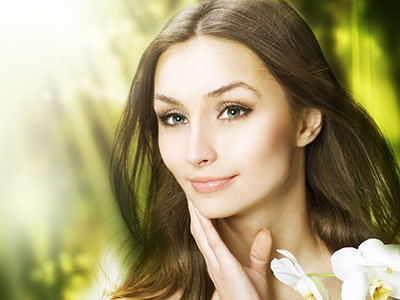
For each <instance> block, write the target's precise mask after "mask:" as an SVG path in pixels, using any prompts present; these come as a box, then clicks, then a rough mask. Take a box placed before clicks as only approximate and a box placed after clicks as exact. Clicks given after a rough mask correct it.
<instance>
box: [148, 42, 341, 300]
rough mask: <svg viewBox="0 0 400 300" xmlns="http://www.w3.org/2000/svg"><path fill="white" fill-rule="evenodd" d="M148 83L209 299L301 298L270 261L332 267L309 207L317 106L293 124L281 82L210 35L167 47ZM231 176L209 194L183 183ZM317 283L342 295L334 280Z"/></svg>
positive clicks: (311, 268) (240, 49) (248, 54)
mask: <svg viewBox="0 0 400 300" xmlns="http://www.w3.org/2000/svg"><path fill="white" fill-rule="evenodd" d="M239 83H240V84H239ZM154 84H155V85H154V86H155V88H154V90H155V93H154V94H155V99H154V111H155V113H156V114H157V116H158V117H159V124H158V125H159V139H158V143H159V148H160V153H161V156H162V159H163V161H164V163H165V165H166V166H167V167H168V169H169V170H170V171H171V172H172V174H173V175H174V176H175V178H176V180H177V182H178V183H179V184H180V186H181V187H182V189H183V190H184V192H185V194H186V196H187V199H188V207H189V213H190V216H191V230H192V235H193V236H194V238H195V240H196V242H197V244H198V246H199V249H200V251H201V252H202V253H203V256H204V257H205V260H206V263H207V267H208V270H209V274H210V277H211V279H212V280H213V282H214V284H215V286H216V293H215V294H214V296H213V300H214V299H230V300H232V299H274V300H275V299H276V300H280V299H282V300H283V299H302V297H301V295H300V294H299V293H297V292H295V291H294V290H292V289H291V288H290V287H288V286H286V285H284V284H282V283H281V282H279V281H278V280H277V279H275V278H274V276H273V275H272V273H271V271H270V269H269V264H270V261H271V260H272V259H273V258H274V257H279V255H278V254H277V253H276V251H275V250H276V249H286V250H289V251H291V252H292V253H293V254H294V255H295V256H296V258H297V259H298V260H299V262H300V263H301V265H302V267H303V268H304V270H305V271H306V272H307V273H311V272H312V273H331V272H332V270H331V267H330V262H329V258H330V253H329V251H328V250H327V249H326V247H325V246H324V245H323V243H322V242H321V241H320V240H319V239H318V237H317V236H316V235H315V234H314V233H313V232H312V230H311V227H310V224H309V220H308V218H307V210H306V190H305V165H304V162H305V154H304V150H305V149H304V147H305V146H306V145H307V144H309V143H311V142H312V141H313V140H314V139H315V137H316V136H317V135H318V133H319V132H320V129H321V126H322V116H321V112H320V111H318V110H316V109H311V108H310V109H307V110H304V111H303V112H302V114H301V115H300V117H299V118H298V119H297V120H294V119H293V118H292V117H291V114H290V108H289V106H288V104H287V100H286V98H285V94H284V91H283V89H282V87H281V86H280V85H279V83H278V82H277V81H276V80H275V79H274V78H273V77H272V75H271V74H270V73H269V71H268V70H267V69H266V68H265V67H264V65H263V64H262V62H261V60H260V59H259V58H258V57H257V56H256V55H255V54H254V53H253V52H252V51H250V50H249V49H248V48H247V47H245V46H243V45H241V44H239V43H236V42H233V41H229V40H224V39H218V38H214V37H209V36H201V37H197V38H194V39H191V40H189V41H186V42H183V43H179V44H175V45H172V46H171V47H169V48H168V49H167V50H166V51H165V52H164V53H163V54H162V55H161V57H160V59H159V61H158V64H157V68H156V74H155V83H154ZM221 87H224V88H223V90H221ZM228 87H229V88H228ZM171 99H172V100H173V102H174V103H172V101H171ZM237 100H239V101H240V103H239V104H238V103H237ZM224 103H225V105H228V106H229V107H228V108H227V107H223V104H224ZM239 106H240V107H239ZM233 175H236V177H235V178H234V179H233V181H232V182H231V184H230V185H228V186H227V187H225V188H223V189H221V190H219V191H215V192H212V193H200V192H198V191H196V190H195V189H194V187H193V186H192V184H191V182H190V180H189V179H191V178H194V177H197V176H213V177H226V176H233ZM195 208H196V209H195ZM196 210H197V211H196ZM262 229H267V230H262ZM323 281H324V283H325V284H326V286H327V287H328V289H329V290H330V291H331V296H332V299H340V282H338V281H337V280H336V279H332V278H331V279H323ZM233 287H235V288H233Z"/></svg>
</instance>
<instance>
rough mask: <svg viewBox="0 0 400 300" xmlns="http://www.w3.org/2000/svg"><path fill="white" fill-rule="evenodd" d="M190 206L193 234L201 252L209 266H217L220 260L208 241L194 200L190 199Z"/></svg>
mask: <svg viewBox="0 0 400 300" xmlns="http://www.w3.org/2000/svg"><path fill="white" fill-rule="evenodd" d="M188 208H189V214H190V220H191V222H190V223H191V224H190V228H191V232H192V236H193V238H194V239H195V241H196V244H197V246H198V247H199V250H200V252H201V253H202V254H203V257H204V259H205V260H206V263H207V265H208V266H209V267H212V268H217V267H218V261H217V259H216V257H215V255H214V253H213V252H212V250H211V248H210V246H209V245H208V242H207V237H206V235H205V233H204V231H203V230H202V228H201V224H200V220H199V218H198V213H196V208H195V207H194V206H193V204H192V201H190V200H188Z"/></svg>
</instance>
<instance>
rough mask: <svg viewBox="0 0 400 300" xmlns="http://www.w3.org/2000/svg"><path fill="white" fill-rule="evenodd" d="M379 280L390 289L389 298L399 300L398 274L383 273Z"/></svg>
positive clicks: (399, 277)
mask: <svg viewBox="0 0 400 300" xmlns="http://www.w3.org/2000/svg"><path fill="white" fill-rule="evenodd" d="M379 279H380V280H381V281H383V282H386V283H388V284H389V285H390V286H391V287H392V291H391V292H390V297H392V298H396V299H400V272H392V273H384V274H383V275H381V276H380V278H379Z"/></svg>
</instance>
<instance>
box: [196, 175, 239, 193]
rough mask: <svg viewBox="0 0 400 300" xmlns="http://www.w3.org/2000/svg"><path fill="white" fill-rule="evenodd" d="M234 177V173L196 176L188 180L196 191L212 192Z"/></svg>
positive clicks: (227, 183)
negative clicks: (218, 175)
mask: <svg viewBox="0 0 400 300" xmlns="http://www.w3.org/2000/svg"><path fill="white" fill-rule="evenodd" d="M235 177H236V175H234V176H231V177H196V178H192V179H190V182H191V183H192V186H193V188H194V189H195V190H196V191H197V192H199V193H212V192H216V191H219V190H221V189H223V188H224V187H226V186H227V185H229V184H230V183H231V182H232V181H233V178H235Z"/></svg>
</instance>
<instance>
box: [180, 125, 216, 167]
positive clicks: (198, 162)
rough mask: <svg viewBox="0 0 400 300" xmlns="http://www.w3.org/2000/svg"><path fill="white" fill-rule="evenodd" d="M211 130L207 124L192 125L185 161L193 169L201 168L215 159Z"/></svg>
mask: <svg viewBox="0 0 400 300" xmlns="http://www.w3.org/2000/svg"><path fill="white" fill-rule="evenodd" d="M212 132H213V131H212V129H211V128H207V124H202V125H192V126H191V128H190V138H189V143H188V147H187V151H186V160H187V161H188V162H189V163H191V164H192V165H193V166H195V167H203V166H206V165H209V164H211V163H213V162H214V161H215V160H216V159H217V152H216V150H215V147H214V146H215V145H214V136H213V134H212Z"/></svg>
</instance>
